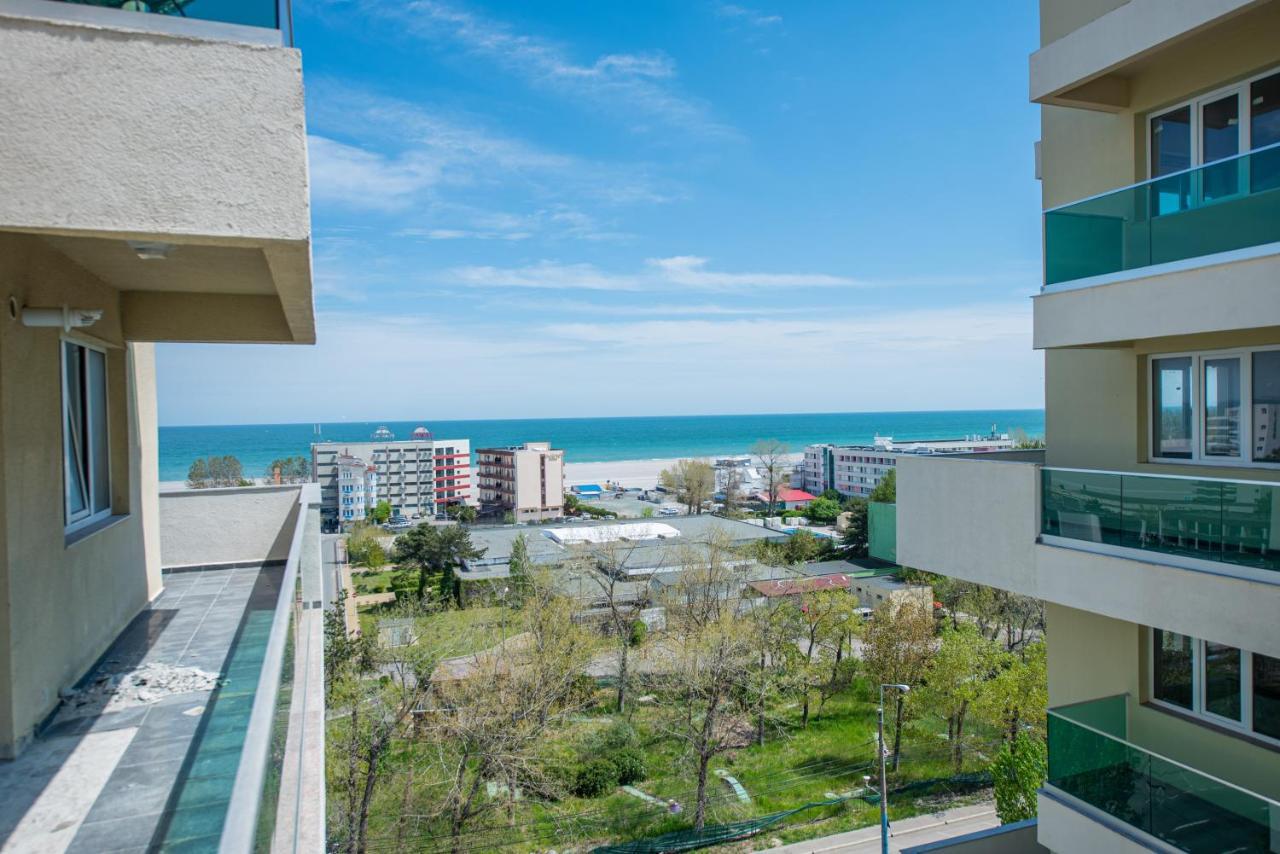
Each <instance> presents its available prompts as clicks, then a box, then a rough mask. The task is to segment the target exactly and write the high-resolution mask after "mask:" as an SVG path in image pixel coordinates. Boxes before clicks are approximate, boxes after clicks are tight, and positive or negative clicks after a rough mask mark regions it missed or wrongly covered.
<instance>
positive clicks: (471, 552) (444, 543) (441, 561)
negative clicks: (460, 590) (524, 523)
mask: <svg viewBox="0 0 1280 854" xmlns="http://www.w3.org/2000/svg"><path fill="white" fill-rule="evenodd" d="M484 553H485V549H482V548H477V547H476V546H475V544H474V543H472V542H471V534H470V533H468V532H467V530H466V529H465V528H463V527H461V526H459V525H440V526H436V525H432V524H430V523H428V522H423V523H422V524H421V525H418V526H416V527H413V528H410V529H409V530H408V531H405V532H404V533H403V534H401V535H400V536H399V537H396V544H395V549H394V551H393V553H392V559H393V560H394V561H395V562H396V563H397V564H399V565H400V566H401V567H411V568H413V569H416V570H417V571H418V598H419V599H421V598H422V597H423V596H425V595H426V592H427V582H428V580H430V579H432V578H434V579H435V580H436V582H437V584H438V585H439V587H440V589H441V590H442V591H444V590H447V591H448V592H450V593H452V594H454V595H455V598H456V594H457V588H456V587H455V585H454V583H453V570H454V568H455V567H459V566H461V565H462V562H463V561H466V560H476V559H478V558H481V557H484Z"/></svg>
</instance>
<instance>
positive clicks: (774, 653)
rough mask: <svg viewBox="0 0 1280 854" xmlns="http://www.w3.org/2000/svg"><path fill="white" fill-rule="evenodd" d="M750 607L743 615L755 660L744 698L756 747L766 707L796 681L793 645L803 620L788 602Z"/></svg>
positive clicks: (760, 740)
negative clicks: (753, 724) (752, 717)
mask: <svg viewBox="0 0 1280 854" xmlns="http://www.w3.org/2000/svg"><path fill="white" fill-rule="evenodd" d="M753 604H754V607H751V608H747V609H746V610H745V612H744V614H743V617H744V619H745V621H746V623H747V625H748V627H749V631H750V635H751V645H752V655H753V657H754V658H755V661H754V663H753V666H752V668H751V672H750V681H749V684H748V687H747V697H748V705H749V706H750V707H751V708H752V711H753V713H754V715H755V719H756V744H759V745H763V744H764V739H765V726H766V724H767V722H768V717H769V708H770V704H771V703H773V702H774V701H776V700H778V699H780V698H781V695H783V694H787V693H789V692H790V691H791V689H792V688H794V687H795V685H794V683H795V682H798V681H799V679H798V678H797V676H798V672H799V668H798V667H795V666H794V665H796V664H797V663H798V661H797V659H798V658H799V650H798V649H797V647H796V643H795V642H796V638H798V637H800V636H801V635H802V634H803V632H804V621H803V620H802V619H801V613H800V609H799V608H797V607H796V606H795V603H793V602H791V601H790V600H788V599H759V600H756V601H755V602H754V603H753Z"/></svg>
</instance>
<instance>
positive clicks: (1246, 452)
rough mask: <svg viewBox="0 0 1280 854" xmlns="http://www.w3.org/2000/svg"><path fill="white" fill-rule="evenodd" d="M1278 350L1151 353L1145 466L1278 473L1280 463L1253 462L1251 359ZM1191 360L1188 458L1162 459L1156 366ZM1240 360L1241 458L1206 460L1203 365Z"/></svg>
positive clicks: (1217, 457)
mask: <svg viewBox="0 0 1280 854" xmlns="http://www.w3.org/2000/svg"><path fill="white" fill-rule="evenodd" d="M1276 350H1280V345H1274V344H1272V345H1268V346H1265V347H1243V348H1242V347H1232V348H1230V349H1224V350H1191V351H1185V352H1176V353H1151V354H1149V355H1148V356H1147V358H1146V371H1147V378H1146V382H1147V462H1149V463H1159V464H1162V465H1192V466H1222V467H1224V468H1249V469H1264V470H1270V471H1277V470H1280V463H1268V462H1261V461H1255V460H1254V459H1253V356H1254V354H1255V353H1267V352H1273V351H1276ZM1179 358H1190V359H1191V409H1192V413H1191V414H1192V418H1191V456H1190V457H1189V458H1187V459H1182V458H1179V457H1161V456H1158V455H1157V454H1156V448H1157V445H1158V442H1157V439H1156V429H1157V428H1158V427H1159V424H1158V423H1157V420H1156V417H1155V394H1156V388H1155V386H1156V384H1155V376H1154V374H1155V370H1154V368H1155V362H1156V361H1157V360H1159V359H1179ZM1219 358H1239V359H1240V375H1241V376H1240V456H1238V457H1219V456H1208V455H1206V454H1205V452H1204V440H1205V436H1204V434H1205V430H1204V418H1205V405H1204V401H1205V398H1204V386H1205V382H1204V363H1205V360H1206V359H1209V360H1212V359H1219Z"/></svg>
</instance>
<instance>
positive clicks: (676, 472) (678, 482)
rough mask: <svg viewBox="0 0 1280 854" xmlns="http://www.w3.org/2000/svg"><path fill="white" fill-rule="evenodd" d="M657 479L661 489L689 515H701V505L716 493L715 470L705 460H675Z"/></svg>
mask: <svg viewBox="0 0 1280 854" xmlns="http://www.w3.org/2000/svg"><path fill="white" fill-rule="evenodd" d="M658 477H659V480H660V482H661V483H662V486H663V488H664V489H666V490H668V491H669V492H671V493H673V494H674V495H675V496H676V498H677V499H679V500H680V502H681V503H683V504H684V505H685V506H686V507H688V508H689V512H690V513H698V514H701V513H702V508H703V505H704V504H706V503H707V501H708V500H710V498H711V496H712V495H714V494H715V491H716V470H715V469H714V468H712V467H711V464H710V463H709V462H707V461H706V460H676V462H675V464H674V465H673V466H671V468H669V469H663V470H662V472H661V474H659V476H658Z"/></svg>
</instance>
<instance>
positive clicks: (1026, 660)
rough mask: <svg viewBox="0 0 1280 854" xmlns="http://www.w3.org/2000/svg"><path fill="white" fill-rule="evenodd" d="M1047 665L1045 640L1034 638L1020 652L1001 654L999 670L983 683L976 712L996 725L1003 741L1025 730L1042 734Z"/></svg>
mask: <svg viewBox="0 0 1280 854" xmlns="http://www.w3.org/2000/svg"><path fill="white" fill-rule="evenodd" d="M1047 665H1048V662H1047V660H1046V655H1045V644H1044V641H1036V642H1035V643H1031V644H1028V645H1027V646H1026V648H1025V649H1023V650H1022V651H1021V653H1017V652H1006V653H1003V654H1002V655H1001V656H1000V658H999V665H998V667H999V669H998V670H997V671H996V674H995V675H994V676H993V677H992V678H991V679H990V680H989V681H988V682H987V683H986V685H985V686H984V690H983V692H982V695H981V697H980V698H979V701H978V706H979V711H980V713H981V714H982V715H983V716H984V717H986V718H987V719H988V720H990V721H992V722H995V723H998V724H999V726H1000V729H1001V730H1002V731H1003V732H1004V738H1005V743H1006V744H1012V743H1013V742H1014V741H1016V740H1017V737H1018V735H1019V734H1020V733H1023V732H1024V731H1030V732H1032V733H1034V734H1037V735H1039V736H1040V737H1043V736H1044V733H1045V710H1046V709H1047V707H1048V705H1049V676H1048V666H1047Z"/></svg>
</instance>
